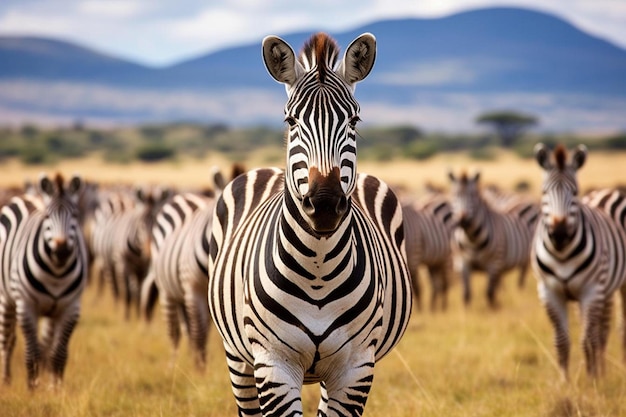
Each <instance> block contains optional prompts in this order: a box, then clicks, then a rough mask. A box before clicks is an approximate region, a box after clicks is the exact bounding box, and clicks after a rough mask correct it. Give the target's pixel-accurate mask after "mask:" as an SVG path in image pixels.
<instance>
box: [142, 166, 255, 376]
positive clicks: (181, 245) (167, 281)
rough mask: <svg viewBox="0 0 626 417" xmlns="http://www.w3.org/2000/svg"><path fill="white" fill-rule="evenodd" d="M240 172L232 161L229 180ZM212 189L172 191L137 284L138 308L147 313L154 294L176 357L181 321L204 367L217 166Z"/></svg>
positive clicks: (220, 183)
mask: <svg viewBox="0 0 626 417" xmlns="http://www.w3.org/2000/svg"><path fill="white" fill-rule="evenodd" d="M242 173H243V168H242V167H241V166H240V165H239V164H235V165H233V168H232V178H234V177H236V176H238V175H239V174H242ZM213 182H214V184H215V191H212V190H207V191H206V192H204V193H200V192H185V193H179V194H176V195H175V196H174V197H173V198H172V199H170V200H169V201H168V202H167V203H165V204H164V205H163V207H162V208H161V210H160V211H159V213H158V214H157V216H156V219H155V223H154V227H153V228H152V244H151V255H152V262H151V264H150V270H149V273H148V276H147V277H146V279H145V281H144V283H143V286H142V297H141V298H142V311H143V312H144V314H145V317H146V319H148V320H150V319H151V317H152V310H153V305H154V303H155V302H156V298H157V297H158V298H159V300H160V304H161V309H162V311H163V315H164V317H165V321H166V324H167V329H168V335H169V337H170V340H171V342H172V346H173V348H174V349H173V358H175V357H176V354H177V351H178V346H179V344H180V339H181V319H182V321H183V322H184V324H185V326H184V327H185V329H186V330H187V335H188V337H189V340H190V344H191V348H192V352H193V355H194V360H195V364H196V368H197V369H198V370H199V371H204V369H205V366H206V343H207V337H208V331H209V306H208V300H207V291H208V280H207V274H208V270H207V267H208V259H209V236H210V233H211V225H212V219H213V208H214V204H215V193H221V191H222V189H223V188H224V187H225V185H226V183H225V178H224V176H223V175H222V173H221V171H220V170H215V171H214V172H213Z"/></svg>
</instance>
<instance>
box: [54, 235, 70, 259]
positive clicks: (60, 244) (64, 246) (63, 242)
mask: <svg viewBox="0 0 626 417" xmlns="http://www.w3.org/2000/svg"><path fill="white" fill-rule="evenodd" d="M54 245H55V248H54V253H55V254H56V256H57V259H58V260H59V262H61V263H63V262H64V261H65V260H66V259H67V258H68V257H69V255H70V253H71V250H70V247H69V245H68V242H67V239H65V238H62V237H60V238H55V239H54Z"/></svg>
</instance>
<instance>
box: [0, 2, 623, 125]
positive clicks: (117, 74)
mask: <svg viewBox="0 0 626 417" xmlns="http://www.w3.org/2000/svg"><path fill="white" fill-rule="evenodd" d="M363 32H372V33H373V34H374V35H375V36H376V38H377V43H378V52H377V54H378V55H377V61H376V65H375V67H374V70H373V72H372V74H371V76H370V77H369V78H368V79H367V80H366V81H365V82H363V83H362V84H360V85H359V86H358V88H357V98H359V100H361V101H362V104H363V107H364V108H365V105H364V104H365V103H368V106H370V108H374V109H376V112H373V114H380V112H381V111H382V112H383V113H384V112H387V111H388V112H389V114H390V115H392V116H394V115H395V116H394V117H397V119H398V120H390V121H391V122H396V121H402V120H404V119H410V116H409V115H410V113H411V110H410V109H414V110H416V111H417V110H419V109H420V108H424V106H430V107H429V108H430V110H432V111H435V113H436V115H435V117H434V118H435V119H437V118H440V119H441V121H442V122H443V121H445V118H446V117H450V116H448V115H452V114H453V113H454V112H458V111H462V110H463V109H468V110H465V111H472V110H471V109H475V110H473V111H474V112H475V111H479V109H480V108H481V107H482V108H487V107H516V108H519V109H520V110H525V109H526V110H528V111H533V110H534V111H537V110H539V111H541V110H542V109H544V110H550V109H552V110H554V109H553V106H555V105H565V104H567V103H570V105H572V106H575V109H578V110H579V111H580V112H581V113H582V112H583V111H584V110H585V109H588V110H594V108H595V111H599V112H601V113H602V114H605V115H606V110H607V109H613V111H616V110H622V111H623V112H624V113H626V108H624V107H621V108H620V106H626V104H625V103H626V77H625V76H624V74H626V51H625V50H623V49H620V48H618V47H617V46H615V45H613V44H611V43H609V42H606V41H604V40H602V39H599V38H597V37H593V36H590V35H588V34H586V33H584V32H582V31H581V30H579V29H577V28H576V27H574V26H572V25H570V24H569V23H567V22H566V21H564V20H562V19H559V18H557V17H555V16H552V15H548V14H544V13H540V12H535V11H530V10H526V9H516V8H490V9H480V10H475V11H470V12H464V13H459V14H455V15H452V16H449V17H445V18H440V19H397V20H382V21H378V22H374V23H371V24H368V25H364V26H362V27H359V28H355V29H353V30H350V31H346V32H342V33H332V35H333V37H335V39H336V40H337V41H338V43H339V45H340V46H341V48H342V49H345V48H346V47H347V45H348V43H349V42H350V41H352V40H353V39H354V38H355V37H356V36H358V35H359V34H360V33H363ZM311 33H312V31H307V32H302V33H291V34H278V35H279V36H282V37H283V38H284V39H285V40H286V41H288V42H289V43H290V44H291V45H292V47H294V49H296V52H298V50H299V48H300V47H301V45H302V43H303V42H304V40H305V39H306V38H308V36H310V34H311ZM0 62H2V63H3V64H2V65H0V83H4V85H5V86H6V85H8V84H9V83H12V85H13V86H14V88H13V90H14V91H13V93H11V92H10V91H9V92H5V93H4V94H3V92H2V91H0V115H1V114H2V108H4V109H5V113H6V109H9V110H14V111H17V112H18V113H20V114H21V113H28V112H30V111H33V110H35V111H36V112H38V113H56V114H67V115H68V116H69V115H70V114H73V115H75V116H76V117H83V118H89V117H100V118H102V117H104V118H111V119H113V120H114V119H116V118H122V119H139V120H141V119H152V120H155V119H156V120H159V119H163V120H172V119H181V118H182V119H185V118H188V119H205V120H207V121H213V120H229V119H230V118H231V115H234V116H236V120H235V121H234V123H237V122H240V123H241V122H242V123H256V122H260V121H261V122H262V121H263V120H267V117H268V116H270V115H275V114H276V110H275V109H276V108H281V107H279V106H281V105H280V104H279V103H280V101H281V100H282V97H283V96H284V91H283V90H282V89H281V88H279V87H278V86H277V84H276V83H275V82H274V80H273V79H271V77H270V76H269V75H268V74H267V72H266V71H265V68H264V66H263V62H262V59H261V52H260V40H259V42H258V43H254V44H250V45H242V46H239V47H235V48H228V49H224V50H222V51H218V52H215V53H211V54H207V55H204V56H199V57H197V58H195V59H191V60H186V61H184V62H180V63H178V64H176V65H172V66H169V67H165V68H150V67H146V66H142V65H138V64H135V63H131V62H128V61H125V60H123V59H117V58H115V57H110V56H107V55H103V54H99V53H98V52H96V51H93V50H90V49H88V48H84V47H79V46H76V45H73V44H69V43H62V42H59V41H49V40H43V39H36V38H7V37H0ZM17 81H19V83H22V84H16V82H17ZM15 85H18V86H22V89H24V88H25V86H26V85H30V86H31V95H32V96H36V94H35V93H34V92H33V91H32V89H43V94H44V95H45V94H47V95H50V94H52V92H54V91H58V90H62V89H63V88H69V89H74V90H75V96H81V95H82V96H85V100H84V103H83V105H81V103H80V102H79V101H80V100H78V99H74V101H73V102H72V103H67V100H66V101H64V102H63V103H61V105H58V104H59V103H58V100H54V99H50V100H49V101H50V102H52V103H54V102H55V101H57V106H56V108H50V107H51V106H49V105H45V104H44V103H45V102H46V100H42V102H34V103H33V100H32V99H29V98H28V94H24V95H23V97H24V98H21V97H22V96H20V94H18V92H17V90H16V88H15ZM46 85H53V86H55V88H56V90H55V89H54V88H49V89H48V91H46V87H45V86H46ZM33 86H35V87H33ZM93 86H97V88H98V90H97V91H96V93H98V94H99V95H98V96H97V97H98V98H97V99H96V98H94V97H95V96H94V97H90V93H89V92H88V91H89V90H90V89H94V88H95V87H93ZM106 89H109V91H108V98H107V94H105V90H106ZM0 90H1V89H0ZM96 93H93V94H96ZM55 94H61V92H60V91H58V92H57V93H55ZM93 94H92V95H93ZM125 94H133V95H134V97H135V99H134V101H132V102H130V103H121V102H123V101H125V100H124V99H123V96H124V95H125ZM146 94H147V95H148V96H150V98H148V96H146ZM281 94H282V96H281ZM139 95H141V96H142V97H143V99H142V98H140V97H139ZM216 96H219V97H216ZM246 96H248V98H247V99H246ZM505 96H508V97H509V98H515V99H513V100H506V99H505ZM159 97H161V98H162V100H163V101H162V103H161V105H160V107H158V106H157V105H156V104H155V103H153V101H154V100H157V101H158V100H159ZM218 98H219V99H221V101H220V100H218ZM251 98H255V99H256V100H261V101H262V102H263V101H264V102H265V103H266V104H267V106H266V105H263V103H261V104H259V103H252V102H251ZM600 100H601V101H602V103H600V104H597V103H598V102H599V101H600ZM107 102H108V103H109V108H107ZM177 102H178V103H181V104H180V105H179V106H177V104H176V103H177ZM566 102H567V103H566ZM133 106H134V107H133ZM433 106H434V107H433ZM616 106H617V107H618V108H617V109H615V107H616ZM73 109H74V110H73ZM566 109H567V106H564V107H562V108H561V109H560V110H561V111H565V110H566ZM578 110H577V111H578ZM73 111H74V113H72V112H73ZM403 113H404V115H402V114H403ZM423 113H424V112H422V118H424V119H425V120H432V117H431V118H430V119H428V115H425V116H424V115H423ZM571 113H572V119H573V120H574V121H575V122H579V120H578V119H579V115H578V114H575V113H576V112H571ZM418 114H420V113H419V111H418ZM473 116H475V115H472V114H469V115H466V116H465V117H466V118H470V119H471V118H472V117H473ZM561 117H564V122H565V120H566V119H567V116H565V115H562V116H561ZM273 119H277V120H278V119H280V118H279V117H273V118H272V120H273ZM609 119H610V120H609ZM383 120H385V119H384V118H383ZM590 120H596V122H597V123H599V124H600V125H602V124H612V123H615V120H613V117H612V116H604V117H597V116H596V117H590ZM416 123H417V124H424V121H420V118H419V116H416ZM625 125H626V121H623V122H622V124H621V126H625ZM427 127H428V126H427ZM434 127H436V126H434Z"/></svg>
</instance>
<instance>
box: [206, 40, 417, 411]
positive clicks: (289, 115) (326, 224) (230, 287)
mask: <svg viewBox="0 0 626 417" xmlns="http://www.w3.org/2000/svg"><path fill="white" fill-rule="evenodd" d="M338 54H339V50H338V47H337V44H336V42H335V41H334V40H333V39H332V38H331V37H330V36H328V35H327V34H325V33H317V34H314V35H313V36H312V37H311V38H310V39H309V40H308V41H307V42H306V43H305V45H304V47H303V50H302V52H301V53H300V55H299V57H298V58H297V57H296V55H295V53H294V51H293V49H292V48H291V47H290V46H289V45H288V44H287V43H286V42H285V41H284V40H282V39H280V38H278V37H276V36H268V37H266V38H264V40H263V43H262V56H263V58H264V62H265V65H266V68H267V70H268V72H269V73H270V75H271V76H272V77H273V78H274V79H275V80H276V81H278V82H279V83H282V84H284V86H285V88H286V91H287V97H288V100H287V103H286V105H285V116H286V117H285V121H286V124H287V130H286V144H287V155H286V161H287V162H286V169H285V171H283V170H281V169H278V168H262V169H256V170H252V171H249V172H248V173H246V174H244V175H240V176H239V177H237V178H236V179H235V180H234V181H232V182H231V183H230V184H229V185H228V186H227V187H226V188H225V189H224V191H223V193H222V195H221V196H220V197H219V199H218V200H217V202H216V205H215V213H214V218H213V228H212V232H211V240H210V244H209V252H210V257H209V307H210V312H211V316H212V318H213V321H214V323H215V326H216V328H217V330H218V332H219V333H220V335H221V337H222V339H223V343H224V348H225V351H226V360H227V364H228V368H229V371H230V378H231V383H232V390H233V394H234V396H235V400H236V403H237V406H238V409H239V414H240V415H265V416H268V415H277V416H278V415H301V414H302V401H301V388H302V384H303V383H304V384H310V383H319V384H320V387H321V399H320V403H319V406H318V407H319V408H318V410H319V411H318V413H319V414H318V415H324V416H331V415H361V414H362V412H363V410H364V407H365V403H366V400H367V397H368V393H369V391H370V387H371V384H372V381H373V376H374V365H375V363H376V362H377V361H378V360H379V359H381V358H382V357H383V356H385V354H387V353H388V352H389V351H390V350H391V349H392V348H393V347H394V346H395V345H396V344H397V343H398V342H399V340H400V338H401V337H402V335H403V333H404V331H405V329H406V327H407V324H408V320H409V315H410V312H411V301H412V300H411V284H410V277H409V272H408V268H407V266H406V261H405V250H404V236H403V225H402V210H401V208H400V205H399V202H398V200H397V198H396V196H395V194H394V193H393V191H392V190H391V189H390V188H389V187H388V186H387V185H386V184H385V183H384V182H382V181H381V180H379V179H377V178H375V177H373V176H369V175H365V174H357V173H356V132H355V128H356V123H357V122H358V121H359V105H358V103H357V101H356V100H355V98H354V96H353V91H354V87H355V84H356V83H357V82H359V81H362V80H363V79H364V78H365V77H366V76H367V75H368V74H369V72H370V70H371V69H372V67H373V64H374V59H375V54H376V40H375V37H374V36H373V35H372V34H369V33H365V34H363V35H361V36H359V37H358V38H356V39H355V40H354V41H353V42H352V43H351V44H350V46H349V47H348V48H347V50H346V52H345V54H344V57H343V59H342V60H341V61H340V62H339V63H338V65H336V64H337V58H338Z"/></svg>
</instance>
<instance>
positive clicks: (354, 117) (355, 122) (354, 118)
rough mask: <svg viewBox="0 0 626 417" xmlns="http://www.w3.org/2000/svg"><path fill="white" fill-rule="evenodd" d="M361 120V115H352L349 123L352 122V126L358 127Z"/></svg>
mask: <svg viewBox="0 0 626 417" xmlns="http://www.w3.org/2000/svg"><path fill="white" fill-rule="evenodd" d="M360 121H361V118H360V117H359V116H352V117H351V118H350V121H349V122H348V123H350V127H351V128H352V129H354V128H355V127H356V124H357V123H358V122H360Z"/></svg>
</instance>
